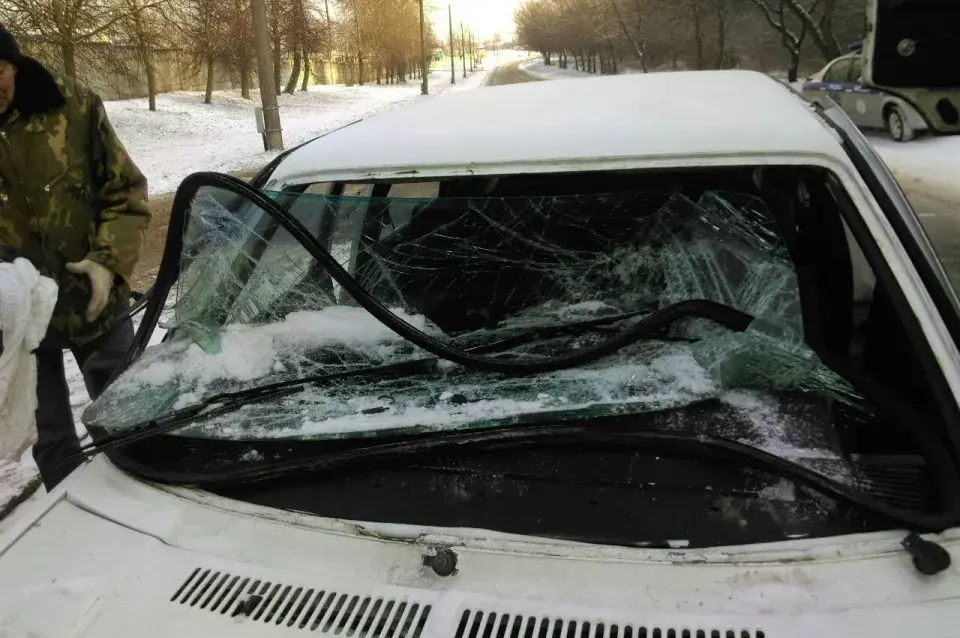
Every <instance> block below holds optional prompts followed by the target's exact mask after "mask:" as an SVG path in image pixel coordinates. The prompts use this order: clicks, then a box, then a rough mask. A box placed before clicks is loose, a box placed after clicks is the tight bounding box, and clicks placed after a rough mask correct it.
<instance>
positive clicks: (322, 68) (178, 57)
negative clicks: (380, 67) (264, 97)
mask: <svg viewBox="0 0 960 638" xmlns="http://www.w3.org/2000/svg"><path fill="white" fill-rule="evenodd" d="M20 44H21V46H22V47H23V49H24V52H25V53H27V54H28V55H31V56H33V57H35V58H37V59H38V60H40V61H41V62H43V63H44V64H45V65H47V66H49V67H50V68H52V69H58V70H59V69H62V64H61V58H60V52H59V50H58V49H57V47H56V46H54V45H52V44H50V43H47V42H43V41H39V40H31V39H29V38H25V39H21V42H20ZM151 59H152V61H153V67H154V75H155V80H156V87H157V92H158V93H168V92H170V91H203V90H204V89H205V88H206V86H207V69H206V67H205V66H204V65H199V64H197V63H196V62H195V61H194V60H192V59H191V57H190V56H189V55H187V54H186V53H185V52H183V51H182V50H179V49H175V48H166V49H154V50H152V51H151ZM76 60H77V63H76V64H77V76H78V78H79V79H80V80H81V81H82V82H83V83H84V84H86V85H87V86H89V87H90V88H92V89H94V90H95V91H96V92H97V93H98V94H99V95H100V96H101V97H102V98H103V99H105V100H121V99H131V98H140V97H146V96H147V94H148V90H147V79H146V73H145V72H144V70H143V66H142V65H141V64H140V62H139V59H138V57H137V55H136V52H135V49H134V48H133V47H132V46H127V45H117V44H109V43H88V44H82V45H78V47H77V51H76ZM310 62H311V64H310V83H311V84H338V83H341V82H343V81H347V82H349V81H351V80H352V79H353V78H352V77H350V76H351V75H353V76H355V75H356V71H355V70H353V73H352V74H351V73H350V70H349V65H346V64H325V63H324V62H323V61H322V60H320V59H317V58H313V59H312V60H311V61H310ZM292 66H293V65H292V62H291V60H289V59H287V60H284V65H283V69H282V73H281V77H282V78H283V82H284V83H286V81H287V79H288V78H289V77H290V73H291V70H292ZM251 68H252V69H253V71H252V72H251V88H256V87H257V74H256V70H255V69H256V65H255V64H254V62H253V61H251ZM364 75H366V74H364ZM213 78H214V79H213V88H214V90H216V91H220V90H226V89H238V88H240V76H239V73H238V72H237V71H236V70H235V69H231V68H228V67H227V66H226V65H224V64H222V63H221V62H215V63H214V68H213ZM301 81H302V76H301ZM299 84H300V83H299V82H298V88H299ZM280 88H281V89H282V88H283V87H282V86H281V87H280Z"/></svg>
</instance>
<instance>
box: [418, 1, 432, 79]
mask: <svg viewBox="0 0 960 638" xmlns="http://www.w3.org/2000/svg"><path fill="white" fill-rule="evenodd" d="M424 33H425V31H424V26H423V0H420V76H421V81H420V95H427V94H428V93H429V92H430V89H429V87H428V86H427V76H428V75H429V74H430V70H429V69H428V68H427V38H426V36H425V35H424Z"/></svg>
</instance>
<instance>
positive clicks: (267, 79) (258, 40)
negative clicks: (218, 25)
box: [250, 0, 283, 151]
mask: <svg viewBox="0 0 960 638" xmlns="http://www.w3.org/2000/svg"><path fill="white" fill-rule="evenodd" d="M250 5H251V8H252V9H253V38H254V46H255V47H256V51H257V75H259V76H260V101H261V104H262V105H263V120H264V130H263V136H264V146H266V150H268V151H279V150H281V149H282V148H283V132H282V131H281V128H280V107H279V105H278V104H277V86H276V82H275V81H274V78H273V62H272V61H271V60H270V33H269V32H268V31H267V8H266V7H265V6H264V4H263V0H250Z"/></svg>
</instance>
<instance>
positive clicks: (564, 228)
mask: <svg viewBox="0 0 960 638" xmlns="http://www.w3.org/2000/svg"><path fill="white" fill-rule="evenodd" d="M521 177H522V176H521ZM685 179H686V178H685V177H682V176H681V178H678V179H675V180H673V181H669V180H668V181H666V182H664V183H659V182H658V183H657V185H656V187H649V188H648V187H637V188H624V187H620V188H617V189H602V188H595V189H594V190H595V191H597V190H600V191H603V192H576V191H577V188H576V185H577V181H576V179H572V180H571V179H569V178H565V179H564V181H563V183H564V184H565V185H566V186H565V187H564V188H563V189H559V188H558V189H554V190H555V191H559V192H561V194H550V193H549V192H548V191H549V190H550V188H548V187H549V183H548V184H547V185H546V186H544V185H539V184H538V185H537V187H536V188H534V187H530V188H519V187H518V186H517V183H518V182H517V181H516V180H514V182H512V186H511V182H509V180H506V182H507V183H506V184H505V183H504V181H503V180H498V179H495V178H494V179H489V180H484V179H478V178H473V181H470V182H469V183H468V184H466V185H465V184H463V183H461V182H462V180H461V182H457V181H452V182H446V183H445V182H441V183H440V184H439V186H437V185H436V184H426V185H424V186H423V188H420V189H417V188H412V189H411V188H409V187H408V188H406V189H405V190H404V189H403V188H397V187H398V186H409V185H394V186H393V187H390V185H382V184H371V185H347V186H346V188H345V187H344V185H343V184H335V185H330V184H322V185H314V186H311V187H309V188H306V189H305V190H304V189H299V190H298V191H296V192H282V193H270V194H269V195H270V197H271V198H272V199H274V201H276V202H277V203H278V204H279V205H280V206H282V207H284V208H285V209H287V210H288V211H289V212H290V213H291V214H292V215H293V216H294V217H295V218H296V219H297V220H298V221H299V222H300V223H301V224H303V226H304V227H305V228H306V230H307V231H309V232H310V233H311V234H313V236H314V237H316V238H317V239H318V240H319V241H320V243H321V244H322V245H323V246H324V247H325V248H326V250H327V251H328V252H329V254H330V255H332V256H333V258H334V259H335V260H336V261H337V262H339V263H340V264H341V265H342V266H343V267H344V268H345V269H346V270H347V271H348V272H349V273H350V274H351V276H352V277H353V278H354V279H355V280H356V281H357V282H358V283H359V284H360V285H361V286H362V287H363V289H364V290H365V291H366V292H367V293H369V295H371V296H372V297H373V298H374V299H376V300H377V301H378V302H379V303H380V304H382V305H383V306H385V307H387V308H389V309H390V310H391V312H393V313H394V314H395V315H396V316H398V317H400V318H402V319H403V320H404V321H406V322H407V323H408V324H409V325H410V326H412V327H414V328H416V329H419V330H421V331H423V332H424V333H426V334H427V335H430V336H431V337H434V338H436V339H439V340H441V341H443V342H444V343H446V344H448V345H450V346H451V347H455V348H457V349H459V350H462V351H474V352H483V353H485V356H487V357H493V358H496V359H498V360H501V361H512V362H517V361H521V362H522V361H538V360H549V359H551V358H552V357H557V356H558V355H562V354H569V353H572V352H576V351H578V350H582V349H587V348H592V347H595V346H597V345H598V344H602V343H604V342H606V341H609V340H610V339H612V338H614V337H615V336H616V335H618V334H621V333H623V332H624V331H625V330H629V329H630V328H631V326H635V325H636V324H637V323H638V322H641V321H643V320H644V319H645V318H648V317H650V316H651V315H653V314H654V313H656V312H658V311H660V310H663V309H665V308H669V307H671V306H673V305H675V304H678V303H680V302H687V301H691V300H707V301H712V302H717V303H719V304H722V305H723V306H726V307H730V308H734V309H737V310H739V311H741V312H742V313H746V314H747V315H749V317H750V318H751V319H752V320H751V321H750V322H749V325H748V326H746V329H745V330H733V329H731V328H730V327H728V326H726V325H723V323H722V322H718V321H716V320H714V319H712V318H711V317H709V316H698V315H696V314H692V315H689V316H683V317H680V318H678V319H677V320H675V321H670V322H669V323H667V324H666V325H664V326H663V327H662V328H661V329H658V330H657V331H656V333H655V334H652V335H648V336H646V337H644V338H642V339H639V340H635V341H634V342H632V343H628V344H626V345H624V346H622V347H619V348H618V349H616V350H615V351H613V352H611V353H609V354H608V355H606V356H603V357H601V358H598V359H596V360H594V361H591V362H589V363H586V364H584V365H579V366H576V367H569V368H562V369H557V370H554V371H551V372H545V373H540V374H528V375H524V374H501V373H495V372H490V371H484V370H479V369H474V368H472V367H471V366H465V365H460V364H454V363H451V362H449V361H445V360H443V359H442V358H436V357H434V356H433V355H431V354H430V353H429V352H425V351H424V350H422V349H420V348H419V347H417V346H415V345H413V344H411V343H410V342H409V341H407V340H405V339H404V338H402V337H400V336H399V335H398V334H397V333H396V332H395V331H393V330H391V329H390V328H388V327H387V326H385V325H384V324H383V323H381V322H380V321H379V320H378V319H376V318H375V317H374V316H372V315H371V314H370V313H369V312H367V310H365V309H364V308H362V307H361V306H360V304H359V303H358V302H357V300H356V299H354V298H353V297H352V296H351V295H350V294H349V293H347V291H345V290H343V289H342V287H341V286H340V284H338V283H337V282H336V281H335V280H334V278H333V277H331V275H330V273H328V272H326V270H325V269H324V268H323V267H321V266H320V265H319V264H318V263H317V261H316V260H315V259H314V258H313V257H311V255H310V254H309V252H308V251H307V250H306V248H305V247H304V246H303V245H302V244H301V243H300V242H298V241H297V240H296V239H294V238H293V237H292V236H291V235H290V234H289V233H288V232H287V231H285V230H283V229H282V228H280V227H279V226H278V224H277V223H276V220H274V219H273V218H272V217H271V216H270V215H268V214H267V213H265V212H264V211H262V210H260V209H259V208H257V207H256V206H254V205H252V204H250V203H249V202H246V201H244V200H241V199H240V198H238V197H237V196H236V195H234V194H232V193H230V192H227V191H225V190H221V189H219V188H216V187H204V188H202V189H201V190H200V191H199V192H198V194H197V196H196V197H195V199H194V201H193V204H192V207H191V209H190V211H189V220H188V223H187V225H186V230H185V232H184V236H183V251H182V257H181V266H182V272H181V276H180V278H179V281H178V282H177V284H176V287H175V289H174V290H173V291H172V292H171V294H172V295H174V296H175V305H174V311H173V313H174V314H173V317H172V321H171V323H172V324H173V326H174V327H175V329H174V330H173V332H172V336H171V338H169V339H168V340H166V341H165V342H163V343H162V344H159V345H156V346H153V347H151V348H149V349H148V350H147V351H146V352H145V354H144V355H143V356H142V357H141V358H140V359H139V360H137V361H136V362H135V363H134V365H133V366H132V367H131V368H130V369H129V370H127V371H126V372H125V373H124V374H123V375H122V376H121V377H120V378H119V379H118V380H117V381H116V382H115V383H114V384H113V385H112V386H110V387H109V388H108V389H107V391H106V392H105V393H104V394H103V395H102V396H101V397H100V399H98V400H97V401H96V403H94V404H93V406H91V407H90V408H89V409H88V410H87V412H86V413H85V415H84V421H85V423H87V425H93V426H99V427H104V428H107V429H110V430H118V429H123V428H128V427H130V426H133V425H135V424H140V423H143V422H148V421H150V420H153V419H157V418H160V417H162V416H164V415H167V414H169V413H171V412H172V411H174V410H178V409H181V408H185V407H188V406H192V405H196V404H199V403H201V402H203V401H204V400H205V399H208V398H209V397H211V396H213V395H216V394H220V393H224V392H233V391H238V390H244V389H248V388H256V387H261V386H265V385H268V384H274V383H279V382H284V381H290V380H296V379H304V378H311V379H314V378H318V377H319V378H323V382H322V383H308V384H305V387H304V388H303V389H302V391H298V392H295V393H292V394H289V395H286V396H282V397H277V398H273V399H269V400H264V401H261V402H255V403H250V404H248V405H244V406H243V407H242V408H241V409H240V410H238V411H236V412H232V413H229V414H225V415H220V416H212V417H209V418H204V417H202V416H201V417H198V418H197V419H196V421H195V422H194V423H192V424H191V425H189V426H188V427H186V428H184V429H182V430H180V431H178V432H177V434H179V435H182V436H193V437H214V438H225V439H237V440H255V439H267V438H291V439H296V438H317V437H333V436H339V437H342V436H373V435H376V434H378V433H383V432H385V431H390V432H396V431H398V430H401V429H402V430H405V431H421V432H424V433H429V432H435V431H440V430H449V429H454V428H469V427H489V426H494V425H501V424H523V423H533V422H538V423H541V422H545V421H556V420H565V421H569V420H571V419H583V418H595V417H598V416H604V415H630V414H643V413H650V412H653V411H664V410H671V409H678V408H683V407H684V406H695V405H696V404H698V403H700V402H702V401H704V400H707V399H720V400H721V401H722V402H724V403H725V404H726V406H727V407H728V408H729V409H730V411H732V412H733V413H735V414H737V415H739V416H738V419H737V423H739V424H741V425H742V424H747V426H746V430H743V429H742V428H740V429H739V430H737V431H736V432H730V431H729V428H730V427H731V426H730V424H729V423H727V422H726V421H725V419H724V418H722V415H719V414H718V415H717V416H716V418H715V419H708V421H709V422H704V423H700V424H699V425H698V427H702V428H703V429H704V431H710V432H711V433H712V434H714V435H718V436H724V435H727V436H730V437H731V438H736V439H739V440H744V441H747V442H750V443H751V444H754V445H757V446H758V447H761V448H763V449H766V450H768V451H771V452H773V453H776V454H780V455H782V456H783V455H787V456H792V457H796V458H799V459H803V460H804V462H807V463H808V464H816V461H817V459H820V458H835V457H836V454H837V453H836V450H835V447H836V446H835V445H834V443H833V441H832V434H831V432H830V427H829V421H830V418H831V416H830V415H831V414H834V413H835V412H836V410H837V409H841V410H849V411H853V412H857V411H859V410H863V409H865V408H864V406H863V401H862V399H861V398H860V397H859V396H858V395H857V394H856V392H855V391H854V390H853V389H852V388H851V387H850V385H849V384H848V383H847V382H846V381H844V379H842V378H841V377H840V376H838V375H837V374H835V373H834V372H832V371H831V370H830V369H829V368H827V367H826V366H825V365H824V364H823V363H821V362H820V360H819V359H818V358H817V356H816V354H815V353H814V351H813V350H812V349H811V348H810V347H808V345H807V344H806V342H805V339H804V326H805V320H804V316H803V312H802V308H801V297H800V292H799V287H798V275H797V270H798V269H797V268H796V266H795V264H794V263H793V260H792V259H791V256H790V255H791V252H790V250H789V241H790V237H789V233H790V228H791V227H792V226H791V221H790V218H789V215H790V214H793V213H791V212H790V211H789V207H788V206H787V205H786V204H785V203H784V202H785V201H786V200H784V199H778V198H776V197H771V196H765V195H764V194H763V193H762V192H761V191H760V190H758V189H756V188H752V187H751V186H750V183H749V181H745V182H743V183H742V184H741V183H739V182H734V180H728V182H729V183H731V184H734V183H735V184H736V187H731V188H719V187H714V185H713V184H709V183H705V182H709V180H700V179H699V178H697V176H696V175H693V176H692V177H691V178H690V179H689V180H687V182H685V181H684V180H685ZM478 182H479V183H478ZM520 183H522V180H521V182H520ZM691 183H692V185H690V184H691ZM724 183H725V182H723V181H721V183H720V184H716V186H723V185H724ZM571 190H572V191H574V192H572V193H570V191H571ZM524 191H526V192H525V193H524ZM410 193H413V195H414V196H410ZM418 193H420V195H418ZM423 193H427V194H426V195H423ZM518 193H520V194H518ZM419 360H423V361H426V362H427V363H429V364H430V365H425V366H424V367H423V368H413V369H411V370H406V369H403V372H402V373H397V368H394V367H389V368H384V366H396V365H400V366H401V369H402V365H403V364H406V363H408V362H412V361H419ZM838 406H839V408H838ZM738 427H739V426H738ZM725 428H727V429H726V430H725Z"/></svg>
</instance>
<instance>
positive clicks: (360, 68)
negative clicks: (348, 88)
mask: <svg viewBox="0 0 960 638" xmlns="http://www.w3.org/2000/svg"><path fill="white" fill-rule="evenodd" d="M357 84H359V85H360V86H363V55H362V54H360V53H358V54H357Z"/></svg>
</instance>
